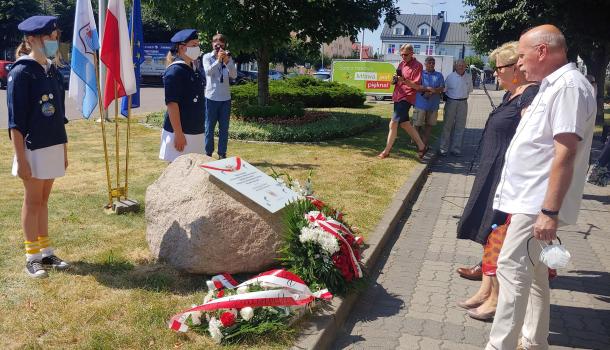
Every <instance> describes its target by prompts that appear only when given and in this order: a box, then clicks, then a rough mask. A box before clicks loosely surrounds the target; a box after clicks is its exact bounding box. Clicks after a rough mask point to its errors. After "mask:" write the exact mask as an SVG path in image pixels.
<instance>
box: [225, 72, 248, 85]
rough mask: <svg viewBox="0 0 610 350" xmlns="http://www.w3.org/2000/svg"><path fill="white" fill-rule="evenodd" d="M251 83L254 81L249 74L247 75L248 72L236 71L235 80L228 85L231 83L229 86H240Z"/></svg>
mask: <svg viewBox="0 0 610 350" xmlns="http://www.w3.org/2000/svg"><path fill="white" fill-rule="evenodd" d="M252 81H254V80H253V79H252V76H251V75H250V74H248V72H246V71H243V70H238V71H237V78H235V79H231V81H230V83H231V85H241V84H245V83H249V82H252Z"/></svg>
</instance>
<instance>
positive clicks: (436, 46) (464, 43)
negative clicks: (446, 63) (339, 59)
mask: <svg viewBox="0 0 610 350" xmlns="http://www.w3.org/2000/svg"><path fill="white" fill-rule="evenodd" d="M404 44H411V45H413V49H414V51H415V54H418V55H447V56H453V58H454V59H458V58H464V57H467V56H475V55H477V54H476V52H475V51H474V48H473V46H472V45H471V44H470V36H469V35H468V28H467V27H466V25H465V24H463V23H456V22H446V21H445V11H441V12H440V13H438V14H437V15H436V16H432V20H430V15H418V14H407V15H399V16H398V17H397V21H396V23H395V24H394V25H393V26H392V27H390V26H388V24H387V23H386V24H385V25H384V28H383V31H382V32H381V50H382V52H383V57H384V59H385V60H387V61H397V60H400V53H399V49H400V46H401V45H404Z"/></svg>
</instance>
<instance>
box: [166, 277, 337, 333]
mask: <svg viewBox="0 0 610 350" xmlns="http://www.w3.org/2000/svg"><path fill="white" fill-rule="evenodd" d="M207 284H208V293H207V294H206V296H205V298H204V300H203V304H201V305H198V306H197V305H194V306H193V307H192V308H191V309H189V310H186V311H184V312H181V313H179V314H177V315H175V316H174V317H172V319H171V320H170V322H169V328H171V329H173V330H175V331H178V332H186V331H187V330H188V329H189V327H192V328H193V329H194V330H195V331H197V332H198V333H202V334H206V335H208V336H210V337H211V338H212V340H214V342H216V343H217V344H220V343H224V344H234V343H241V342H243V341H246V340H248V339H254V340H256V339H258V338H259V337H261V336H281V335H284V334H289V333H292V332H293V331H294V329H293V328H292V327H291V325H292V323H293V322H294V321H296V320H297V319H298V318H299V317H300V316H302V315H303V314H304V313H305V311H306V310H307V308H306V307H307V306H308V305H310V304H311V303H312V302H313V301H314V300H316V299H324V300H330V299H331V298H332V295H331V294H330V293H328V291H327V290H321V291H318V292H316V293H313V292H311V290H310V289H309V287H308V286H307V285H306V284H305V283H304V282H303V281H302V280H301V279H300V278H299V277H298V276H297V275H295V274H293V273H291V272H289V271H286V270H283V269H277V270H271V271H267V272H264V273H261V274H260V275H258V276H256V277H254V278H252V279H249V280H247V281H245V282H243V283H241V284H237V282H236V281H235V280H234V279H233V278H232V277H231V276H230V275H228V274H222V275H217V276H214V277H212V279H211V280H210V281H208V283H207Z"/></svg>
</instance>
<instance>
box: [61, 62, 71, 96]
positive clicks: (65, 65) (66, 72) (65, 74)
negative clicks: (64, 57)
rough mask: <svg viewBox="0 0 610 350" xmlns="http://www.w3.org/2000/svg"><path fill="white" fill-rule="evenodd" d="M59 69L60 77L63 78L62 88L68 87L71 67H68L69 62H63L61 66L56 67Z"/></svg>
mask: <svg viewBox="0 0 610 350" xmlns="http://www.w3.org/2000/svg"><path fill="white" fill-rule="evenodd" d="M57 69H58V70H59V73H61V75H62V77H63V78H64V89H66V90H67V89H68V87H69V85H70V71H71V70H72V68H71V67H70V64H68V63H66V62H63V63H62V66H61V67H58V68H57Z"/></svg>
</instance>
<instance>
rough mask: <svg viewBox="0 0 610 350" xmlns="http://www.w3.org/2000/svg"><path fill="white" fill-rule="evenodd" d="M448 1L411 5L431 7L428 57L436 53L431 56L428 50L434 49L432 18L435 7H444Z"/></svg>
mask: <svg viewBox="0 0 610 350" xmlns="http://www.w3.org/2000/svg"><path fill="white" fill-rule="evenodd" d="M446 3H447V2H446V1H443V2H433V3H427V2H412V3H411V4H413V5H424V6H430V29H429V31H428V47H426V55H431V54H434V51H432V52H431V53H430V54H429V53H428V50H431V49H432V44H431V41H432V16H433V14H434V6H438V5H443V4H446Z"/></svg>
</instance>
